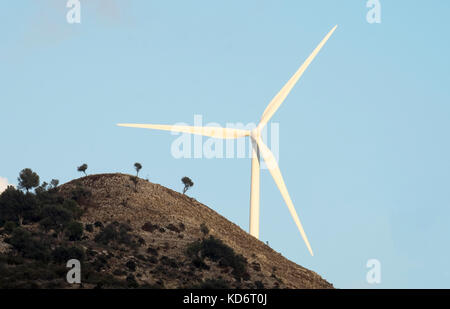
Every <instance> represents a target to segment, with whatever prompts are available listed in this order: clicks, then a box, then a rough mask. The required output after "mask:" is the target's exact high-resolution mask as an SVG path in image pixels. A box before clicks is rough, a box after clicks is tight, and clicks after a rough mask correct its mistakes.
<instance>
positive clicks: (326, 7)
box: [0, 0, 450, 288]
mask: <svg viewBox="0 0 450 309" xmlns="http://www.w3.org/2000/svg"><path fill="white" fill-rule="evenodd" d="M380 2H381V5H382V7H381V13H382V15H381V23H380V24H369V23H368V22H367V21H366V14H367V12H368V8H366V1H334V0H328V1H327V0H320V1H319V0H316V1H298V0H292V1H264V0H247V1H237V0H228V1H211V0H191V1H181V0H179V1H173V0H172V1H168V0H164V1H154V0H151V1H150V0H145V1H137V0H135V1H131V0H130V1H113V0H111V1H108V0H89V1H81V4H82V7H81V24H68V23H67V22H66V16H65V15H66V13H67V11H68V9H67V8H66V1H65V0H40V1H33V0H22V1H1V2H0V38H1V41H2V42H1V44H0V85H1V86H0V132H1V143H0V147H1V148H0V153H1V160H0V177H1V178H6V179H8V181H9V183H12V184H17V181H16V178H17V175H18V173H19V171H20V170H21V169H23V168H25V167H30V168H32V169H33V170H35V171H36V172H38V174H39V175H40V176H41V179H42V180H47V181H49V180H51V179H52V178H58V179H59V180H60V181H61V182H66V181H69V180H71V179H73V178H76V177H80V176H81V175H80V174H79V173H78V172H77V171H76V167H77V166H79V165H81V164H82V163H87V164H88V165H89V169H88V173H104V172H124V173H133V163H134V162H136V161H138V162H140V163H142V165H143V170H142V172H141V175H142V176H143V177H144V178H145V177H148V178H149V180H150V181H152V182H155V183H159V184H162V185H164V186H167V187H169V188H172V189H174V190H178V191H180V190H181V189H182V184H181V181H180V179H181V177H182V176H189V177H191V178H192V180H193V181H194V183H195V185H194V187H193V188H192V189H191V190H190V191H188V194H189V195H191V196H192V197H194V198H196V199H197V200H199V201H200V202H202V203H204V204H206V205H208V206H209V207H211V208H212V209H214V210H215V211H217V212H218V213H220V214H222V215H223V216H225V217H226V218H228V219H229V220H231V221H233V222H235V223H236V224H238V225H239V226H241V227H242V228H243V229H245V230H248V217H249V193H250V192H249V191H250V160H249V159H237V158H236V159H175V158H174V157H173V156H172V155H171V148H170V147H171V144H172V142H173V141H174V140H175V139H176V136H173V135H171V134H170V133H168V132H156V131H150V130H142V129H131V128H120V127H116V126H115V124H116V123H119V122H137V123H162V124H175V123H177V122H185V123H189V124H193V119H194V115H202V117H203V121H204V123H208V122H217V123H219V124H221V125H225V124H226V123H227V122H233V123H234V122H242V123H249V122H257V121H258V120H259V118H260V116H261V114H262V112H263V111H264V109H265V107H266V106H267V104H268V103H269V102H270V100H271V99H272V97H273V96H274V95H275V94H276V93H277V92H278V91H279V90H280V88H281V87H282V86H283V85H284V83H285V82H286V81H287V80H288V79H289V78H290V76H291V75H292V74H293V73H294V72H295V71H296V70H297V68H298V67H299V65H300V64H301V63H302V62H303V61H304V60H305V58H306V57H307V56H308V55H309V53H310V52H311V51H312V50H313V49H314V48H315V46H316V45H317V44H318V43H319V42H320V40H321V39H322V38H323V37H324V36H325V34H326V33H327V32H328V31H329V30H330V29H331V28H332V27H333V26H334V25H336V24H338V25H339V27H338V29H337V30H336V32H335V33H334V35H333V36H332V38H331V39H330V40H329V41H328V43H327V45H326V46H325V47H324V49H323V50H322V51H321V53H320V54H319V55H318V56H317V58H316V59H315V61H314V62H313V63H312V65H311V66H310V67H309V69H308V70H307V72H306V73H305V74H304V75H303V77H302V79H301V80H300V82H299V83H298V84H297V86H296V87H295V88H294V90H293V91H292V93H291V94H290V96H289V97H288V98H287V100H286V101H285V102H284V103H283V105H282V107H281V108H280V109H279V110H278V112H277V113H276V114H275V116H274V117H273V119H272V120H273V121H274V122H276V123H278V124H279V128H280V131H279V136H280V139H279V143H280V145H279V149H280V160H279V165H280V168H281V171H282V173H283V176H284V179H285V181H286V184H287V187H288V190H289V191H290V194H291V196H292V199H293V201H294V205H295V207H296V209H297V211H298V213H299V216H300V219H301V220H302V222H303V224H304V227H305V230H306V233H307V234H308V237H309V240H310V242H311V245H312V247H313V249H314V252H315V256H314V257H311V256H310V255H309V254H308V251H307V249H306V246H305V244H304V243H303V241H302V239H301V237H300V235H299V233H298V230H297V228H296V226H295V224H294V222H293V220H292V219H291V217H290V215H289V212H288V210H287V207H286V206H285V204H284V202H283V200H282V197H281V195H280V193H279V192H278V190H277V188H276V186H275V184H274V182H273V180H272V179H271V176H270V174H269V173H268V171H267V170H263V171H262V173H261V233H260V238H261V240H263V241H269V244H270V246H271V247H272V248H274V249H275V250H277V251H279V252H280V253H282V254H283V255H284V256H286V257H288V258H289V259H291V260H293V261H295V262H296V263H298V264H300V265H303V266H305V267H307V268H310V269H312V270H314V271H316V272H317V273H319V274H320V275H321V276H323V277H324V278H325V279H327V280H328V281H330V282H332V283H333V284H334V285H335V286H336V287H339V288H450V285H449V282H450V270H449V267H448V261H449V260H450V246H449V239H448V237H449V235H450V227H449V224H448V222H449V218H450V207H449V206H450V144H449V132H450V121H449V120H450V105H449V104H450V90H449V82H450V77H449V71H450V70H449V69H450V61H449V56H448V55H450V40H449V35H448V30H449V29H450V21H449V19H448V12H449V9H450V2H448V1H444V0H441V1H438V0H434V1H406V0H402V1H401V0H397V1H387V0H381V1H380ZM1 181H3V180H2V179H0V182H1ZM373 258H374V259H378V260H379V261H380V263H381V284H378V285H377V284H375V285H370V284H368V283H367V282H366V273H367V271H368V268H367V267H366V263H367V261H368V260H369V259H373Z"/></svg>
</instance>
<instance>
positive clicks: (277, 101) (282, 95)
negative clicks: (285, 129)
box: [258, 25, 337, 127]
mask: <svg viewBox="0 0 450 309" xmlns="http://www.w3.org/2000/svg"><path fill="white" fill-rule="evenodd" d="M336 28H337V25H336V26H334V28H333V29H331V31H330V32H328V34H327V35H326V36H325V38H324V39H323V40H322V41H321V42H320V43H319V45H318V46H317V47H316V49H314V51H313V52H312V53H311V55H309V57H308V58H307V59H306V60H305V62H304V63H303V64H302V65H301V66H300V68H299V69H298V71H297V72H296V73H295V74H294V75H293V76H292V77H291V79H290V80H289V81H288V82H287V83H286V85H284V87H283V88H281V90H280V92H279V93H278V94H277V95H276V96H275V97H274V98H273V99H272V101H271V102H270V103H269V105H268V106H267V107H266V109H265V110H264V113H263V115H262V117H261V121H260V124H259V125H258V126H259V127H263V126H264V125H266V124H267V122H268V121H269V120H270V118H271V117H272V116H273V114H275V112H276V111H277V110H278V108H279V107H280V105H281V104H282V103H283V101H284V100H285V99H286V97H287V96H288V94H289V93H290V92H291V90H292V88H293V87H294V86H295V84H296V83H297V82H298V80H299V79H300V77H301V76H302V75H303V73H304V72H305V70H306V69H307V68H308V66H309V65H310V64H311V62H312V61H313V60H314V58H315V57H316V55H317V54H318V53H319V51H320V50H321V49H322V47H323V46H324V45H325V43H326V42H327V41H328V39H329V38H330V37H331V35H332V34H333V32H334V31H335V30H336Z"/></svg>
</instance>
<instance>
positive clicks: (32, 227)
mask: <svg viewBox="0 0 450 309" xmlns="http://www.w3.org/2000/svg"><path fill="white" fill-rule="evenodd" d="M53 194H56V195H58V196H59V197H60V198H62V199H63V200H75V201H76V203H77V204H78V205H79V207H80V209H81V210H82V215H81V216H80V217H79V218H78V219H77V222H80V223H81V224H82V227H83V231H82V235H79V236H80V237H75V238H74V237H72V239H70V235H71V234H70V233H69V234H67V233H66V234H65V235H66V236H64V235H63V236H61V235H62V234H61V233H55V232H54V231H53V230H51V229H50V230H48V231H46V232H45V233H44V232H42V231H41V230H42V220H44V219H45V218H43V217H40V218H39V220H40V221H39V223H33V222H32V221H33V220H31V219H30V222H29V223H28V224H25V225H23V226H22V227H18V228H16V231H15V232H11V231H10V234H14V233H15V234H17V233H18V232H17V230H19V229H20V230H27V231H29V232H30V233H31V236H30V237H31V238H33V237H34V239H36V238H39V240H41V239H42V238H46V241H50V245H49V246H48V247H49V248H51V250H53V251H51V252H50V251H49V252H47V254H48V255H49V258H48V259H49V261H50V262H47V263H45V265H49V263H53V264H55V265H57V262H56V261H57V260H58V259H56V260H55V259H54V258H53V257H54V256H55V253H54V252H55V251H57V249H58V248H59V247H64V248H72V247H73V248H77V250H79V251H81V253H82V254H81V256H82V257H81V258H82V260H83V265H82V277H83V278H82V287H83V288H93V287H104V288H114V287H144V288H145V287H148V288H193V287H199V288H225V287H228V288H333V286H332V285H331V284H330V283H328V282H327V281H325V280H324V279H322V278H321V277H320V276H319V275H318V274H316V273H314V272H313V271H310V270H308V269H306V268H304V267H301V266H299V265H297V264H295V263H293V262H291V261H289V260H288V259H286V258H284V257H283V256H282V255H281V254H279V253H278V252H276V251H274V250H273V249H271V248H270V247H269V246H267V245H266V244H264V243H263V242H261V241H259V240H258V239H256V238H254V237H252V236H251V235H249V234H248V233H247V232H245V231H244V230H242V229H241V228H240V227H239V226H237V225H235V224H234V223H232V222H230V221H228V220H227V219H225V218H224V217H222V216H221V215H219V214H218V213H216V212H215V211H213V210H212V209H210V208H209V207H207V206H205V205H203V204H201V203H199V202H198V201H196V200H195V199H193V198H190V197H189V196H187V195H183V194H181V193H178V192H175V191H173V190H170V189H168V188H165V187H163V186H161V185H158V184H154V183H151V182H149V181H146V180H143V179H139V178H136V177H134V176H130V175H124V174H100V175H91V176H87V177H83V178H80V179H77V180H73V181H71V182H68V183H66V184H64V185H62V186H60V187H57V188H55V189H53ZM3 230H5V227H4V228H3ZM3 232H4V233H3V234H4V235H3V236H2V237H0V253H2V255H3V265H2V259H0V270H1V268H3V269H5V270H9V273H10V275H11V276H12V277H11V278H13V277H14V276H15V274H14V273H13V271H12V269H13V268H14V267H18V266H20V265H25V264H26V263H28V264H27V265H29V263H36V261H34V260H33V259H32V258H30V256H29V255H28V256H26V255H24V254H23V252H22V253H21V251H20V250H21V249H20V246H19V247H17V245H15V244H16V243H15V240H13V241H11V240H10V239H11V238H14V237H17V236H14V235H13V237H9V238H8V236H7V233H6V232H5V231H3ZM22 232H23V231H22ZM52 233H53V234H52ZM19 234H20V233H19ZM50 235H53V236H52V237H50ZM68 235H69V236H68ZM31 238H30V239H31ZM47 238H50V240H48V239H47ZM2 239H3V241H2ZM8 239H9V240H8ZM14 239H15V238H14ZM42 250H43V252H44V251H45V250H44V249H42ZM49 250H50V249H49ZM58 250H59V249H58ZM65 250H66V251H68V252H71V251H70V250H69V249H65ZM72 250H75V249H72ZM43 254H44V253H43ZM8 256H15V257H17V258H19V260H20V259H22V264H20V263H19V262H17V261H16V262H13V263H11V262H8V261H7V259H8ZM63 256H64V255H63ZM26 261H28V262H26ZM14 265H15V266H14ZM33 265H34V264H33ZM60 266H61V267H59V273H58V274H59V275H61V274H64V276H63V278H62V279H59V277H58V275H55V274H53V275H48V277H49V278H50V279H45V278H39V275H37V277H38V278H37V279H39V280H38V282H40V285H39V284H38V287H48V286H49V282H51V284H50V287H51V286H56V287H70V286H68V284H67V283H66V282H65V280H64V279H65V273H66V272H67V269H64V267H63V266H65V265H60ZM47 267H48V266H47ZM63 270H64V272H63ZM50 272H51V271H50ZM5 278H7V277H5ZM11 278H10V279H9V280H11ZM20 278H22V277H20ZM35 279H36V278H35ZM5 280H6V279H5ZM16 280H19V279H17V278H16ZM22 280H23V284H24V285H25V286H26V279H23V278H22Z"/></svg>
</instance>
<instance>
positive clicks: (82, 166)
mask: <svg viewBox="0 0 450 309" xmlns="http://www.w3.org/2000/svg"><path fill="white" fill-rule="evenodd" d="M87 168H88V166H87V164H86V163H84V164H83V165H81V166H79V167H78V169H77V170H78V171H79V172H80V173H84V175H85V176H87V174H86V170H87Z"/></svg>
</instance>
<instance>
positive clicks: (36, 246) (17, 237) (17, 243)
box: [7, 228, 50, 261]
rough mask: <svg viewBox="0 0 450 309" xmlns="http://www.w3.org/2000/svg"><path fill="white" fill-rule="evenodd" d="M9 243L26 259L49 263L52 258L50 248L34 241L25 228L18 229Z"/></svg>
mask: <svg viewBox="0 0 450 309" xmlns="http://www.w3.org/2000/svg"><path fill="white" fill-rule="evenodd" d="M7 241H8V243H9V244H10V245H12V246H13V247H14V249H16V250H17V251H18V252H19V253H20V254H21V255H22V256H23V257H25V258H31V259H35V260H38V261H47V260H48V259H49V257H50V254H49V251H48V247H49V246H48V245H47V244H46V243H45V242H42V241H39V240H36V239H34V238H33V237H32V235H31V233H30V232H28V231H27V230H25V229H23V228H16V229H15V230H14V232H13V233H12V235H11V237H10V238H8V240H7Z"/></svg>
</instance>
